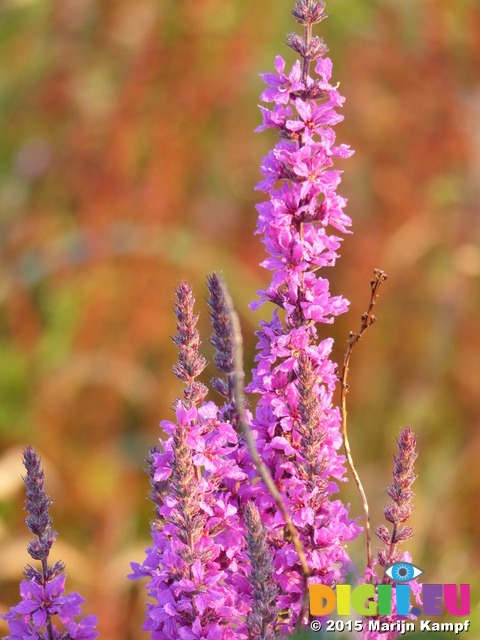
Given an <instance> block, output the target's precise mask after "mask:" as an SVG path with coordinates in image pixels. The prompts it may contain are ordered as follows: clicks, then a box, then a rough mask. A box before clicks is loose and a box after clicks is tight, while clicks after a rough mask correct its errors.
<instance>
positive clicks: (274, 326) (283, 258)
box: [247, 3, 360, 631]
mask: <svg viewBox="0 0 480 640" xmlns="http://www.w3.org/2000/svg"><path fill="white" fill-rule="evenodd" d="M304 4H305V3H304ZM313 4H319V3H313ZM322 51H323V49H322ZM275 67H276V70H277V73H276V74H271V73H268V74H265V75H264V76H263V79H264V81H265V82H266V84H267V85H268V87H267V89H265V91H264V92H263V94H262V96H261V98H262V100H264V101H266V102H273V103H274V106H273V109H266V108H264V107H261V109H262V113H263V125H262V126H260V127H259V128H258V130H263V129H267V128H273V129H275V130H277V131H278V133H279V135H280V141H279V142H278V143H277V144H276V146H275V148H274V149H273V150H272V151H271V152H270V153H269V154H268V156H267V157H266V158H264V160H263V163H262V167H261V170H262V173H263V175H264V176H265V179H264V180H262V181H261V182H260V184H259V185H258V189H260V190H262V191H265V192H266V193H267V194H268V196H269V199H268V200H267V201H266V202H263V203H261V204H259V205H258V207H257V208H258V211H259V214H260V215H259V219H258V226H257V233H259V234H261V235H262V241H263V242H264V244H265V247H266V250H267V253H268V254H269V257H268V258H267V259H266V260H265V261H264V262H263V263H262V264H263V266H264V267H265V268H266V269H270V270H273V271H274V274H273V278H272V281H271V283H270V285H269V287H268V288H267V289H266V290H261V291H259V298H260V299H259V302H255V303H253V304H252V305H251V306H252V308H253V309H256V308H257V307H258V306H260V305H261V304H263V303H264V302H266V301H271V302H273V303H274V304H275V305H277V307H278V309H275V310H274V312H273V315H272V319H271V320H270V321H268V322H262V323H261V329H260V331H259V332H258V333H257V335H258V338H259V341H258V355H257V357H256V360H257V363H258V364H257V367H256V369H254V371H253V380H252V382H251V384H250V385H249V386H248V387H247V390H248V391H250V392H252V393H257V394H260V400H259V402H258V405H257V409H256V413H255V418H254V421H253V428H254V429H255V431H256V434H257V443H258V447H259V450H260V453H261V455H262V458H263V460H264V462H265V463H266V464H267V465H268V467H269V468H270V470H271V473H272V476H273V478H274V481H275V483H276V484H277V486H278V487H279V489H280V491H281V493H282V496H283V499H284V501H285V504H286V506H287V508H288V509H289V511H290V513H291V514H292V520H293V522H294V524H295V526H296V527H297V530H298V533H299V537H300V540H301V542H302V545H303V548H304V550H305V552H306V555H307V561H308V564H309V567H310V570H311V578H310V581H311V582H322V583H324V584H327V585H333V584H335V583H336V582H337V581H339V580H341V579H342V578H343V577H344V576H345V575H346V572H347V571H348V569H349V568H350V561H349V558H348V555H347V553H346V551H345V547H344V545H345V542H347V541H349V540H352V539H353V538H355V537H356V536H357V535H358V533H359V532H360V528H359V527H357V526H356V524H355V523H354V522H353V521H352V520H350V519H349V518H348V513H347V508H346V507H345V506H344V505H343V504H342V502H341V501H340V500H334V499H332V495H333V494H334V493H335V492H336V491H338V487H337V483H338V482H341V481H344V480H345V478H344V474H345V469H344V466H343V463H344V457H343V456H340V455H339V454H338V449H339V448H340V446H341V444H342V438H341V435H340V419H339V410H338V408H337V407H334V406H333V404H332V395H333V391H334V388H335V384H336V382H337V377H336V373H335V364H334V363H333V362H332V361H331V360H330V353H331V349H332V343H333V341H332V340H331V339H323V340H319V337H318V332H317V328H316V323H331V322H333V318H334V316H336V315H339V314H340V313H343V312H344V311H346V310H347V305H348V302H347V301H346V300H345V299H344V298H342V297H341V296H332V295H331V294H330V291H329V282H328V280H327V279H325V278H322V277H320V276H319V275H318V272H319V270H320V269H321V267H328V266H333V265H334V264H335V261H336V259H337V257H338V253H337V250H338V248H339V246H340V242H341V239H340V238H339V237H337V236H336V235H334V234H331V233H329V231H328V228H329V227H333V228H334V229H336V230H337V231H342V232H344V233H345V232H348V227H349V226H350V224H351V222H350V219H349V218H348V217H347V216H346V215H345V214H344V213H343V208H344V206H345V199H344V198H342V197H341V196H339V195H338V194H337V193H336V189H337V187H338V185H339V183H340V173H341V172H340V171H336V170H334V169H332V165H333V159H334V158H348V157H349V156H350V155H351V154H352V151H350V150H349V148H348V147H347V146H346V145H339V146H335V133H334V130H333V126H334V125H335V124H337V123H338V122H339V121H340V120H341V119H342V116H340V115H339V114H338V113H337V111H336V108H338V107H341V106H342V104H343V102H344V99H343V97H342V96H341V95H340V94H339V92H338V90H337V89H336V88H335V87H333V86H332V85H331V84H330V78H331V71H332V64H331V61H330V60H329V59H328V58H322V57H320V58H319V59H318V60H317V62H316V65H315V76H314V78H312V77H310V75H308V73H307V70H308V64H306V62H305V60H304V64H303V70H302V66H301V65H300V62H299V61H297V62H295V64H294V65H293V67H292V69H291V70H290V71H289V72H288V73H287V72H286V71H285V62H284V60H283V59H282V58H281V57H280V56H278V57H277V58H276V62H275ZM258 506H259V508H260V513H261V516H262V520H263V521H264V522H265V523H266V525H267V528H268V530H269V533H270V536H271V539H272V542H273V546H274V547H275V549H276V552H275V557H274V566H275V570H276V572H275V575H276V578H277V579H278V582H279V584H280V587H281V593H280V596H279V606H280V608H286V609H287V610H289V611H290V616H289V617H287V618H286V619H285V621H284V625H283V626H284V630H285V631H290V630H291V629H292V628H293V625H295V623H296V620H297V617H298V615H299V612H300V610H301V603H302V597H303V585H302V581H303V578H302V570H301V566H300V563H299V561H298V557H297V554H296V552H295V550H294V547H293V544H292V542H291V541H290V540H288V538H287V537H286V536H285V527H284V524H285V523H284V520H283V517H282V515H281V514H280V513H279V511H278V509H277V508H276V505H275V503H274V501H273V499H272V498H271V497H270V496H269V494H267V493H265V494H264V495H263V496H262V498H261V499H260V501H259V502H258Z"/></svg>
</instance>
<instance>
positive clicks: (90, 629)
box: [2, 447, 98, 640]
mask: <svg viewBox="0 0 480 640" xmlns="http://www.w3.org/2000/svg"><path fill="white" fill-rule="evenodd" d="M23 464H24V466H25V469H26V470H27V475H26V476H25V478H24V482H25V486H26V487H27V499H26V501H25V509H26V510H27V511H28V513H29V515H28V516H27V518H26V520H25V522H26V524H27V527H28V528H29V529H30V531H31V532H32V533H33V535H34V536H35V539H34V540H32V541H31V542H30V544H29V545H28V553H29V555H30V556H31V557H32V558H33V559H34V560H37V561H39V562H40V563H41V571H39V570H38V569H36V568H35V567H32V566H31V565H27V567H26V569H25V571H24V573H25V576H26V580H23V581H22V583H21V584H20V595H21V596H22V600H21V601H20V603H19V604H17V605H15V606H14V607H12V608H11V609H10V612H9V613H6V614H4V615H2V618H3V619H4V620H7V622H8V627H9V630H10V635H8V636H6V637H5V638H4V640H7V639H8V640H26V639H27V638H36V639H37V640H57V639H58V640H80V639H81V640H95V638H97V637H98V632H97V631H95V625H96V624H97V616H86V617H85V618H83V620H79V621H78V622H75V616H79V615H81V609H80V605H81V603H82V602H85V600H84V598H82V597H81V596H80V595H79V594H78V593H71V594H65V579H66V575H65V565H64V564H63V563H62V562H60V561H59V562H55V563H54V564H53V565H51V566H50V565H49V563H48V558H49V555H50V550H51V548H52V545H53V543H54V542H55V540H56V538H57V532H56V531H53V530H52V518H51V516H50V514H49V508H50V505H51V504H52V501H51V500H50V498H49V497H48V495H47V494H46V493H45V490H44V473H43V469H42V466H41V460H40V458H39V457H38V455H37V453H36V451H35V450H34V449H33V448H32V447H27V448H26V449H25V451H24V455H23ZM57 619H58V621H60V623H61V624H60V626H59V625H58V622H57Z"/></svg>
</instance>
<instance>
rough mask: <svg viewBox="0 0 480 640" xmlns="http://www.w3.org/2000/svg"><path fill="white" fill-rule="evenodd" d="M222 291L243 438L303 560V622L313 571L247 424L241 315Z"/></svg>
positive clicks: (223, 286)
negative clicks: (232, 340)
mask: <svg viewBox="0 0 480 640" xmlns="http://www.w3.org/2000/svg"><path fill="white" fill-rule="evenodd" d="M219 283H220V288H221V290H222V294H223V297H224V300H225V304H226V307H227V309H228V314H229V316H230V323H231V328H232V333H233V338H234V345H235V348H234V369H235V404H236V407H237V411H238V415H239V416H240V424H241V426H242V432H243V437H244V438H245V442H246V444H247V447H248V450H249V452H250V457H251V458H252V460H253V462H254V464H255V466H256V467H257V470H258V473H259V474H260V476H261V478H262V480H263V482H264V483H265V486H266V487H267V490H268V492H269V493H270V495H271V496H272V498H273V499H274V500H275V502H276V503H277V506H278V508H279V509H280V511H281V512H282V515H283V518H284V520H285V524H286V526H287V528H288V531H289V533H290V537H291V539H292V542H293V545H294V547H295V550H296V552H297V555H298V558H299V560H300V564H301V567H302V573H303V582H304V596H303V600H302V609H301V611H300V617H299V619H300V620H301V619H303V615H304V611H305V607H306V601H307V596H306V594H307V593H308V577H309V576H310V570H309V568H308V564H307V559H306V557H305V552H304V550H303V547H302V543H301V542H300V538H299V537H298V533H297V530H296V528H295V525H294V524H293V522H292V519H291V517H290V514H289V513H288V511H287V507H286V506H285V502H284V501H283V498H282V495H281V493H280V491H279V490H278V488H277V485H276V484H275V482H274V480H273V478H272V474H271V473H270V471H269V469H268V467H267V466H266V465H265V463H264V462H263V460H262V459H261V457H260V454H259V453H258V449H257V445H256V442H255V438H254V437H253V434H252V431H251V429H250V427H249V425H248V422H247V420H246V417H245V397H244V390H243V340H242V333H241V330H240V321H239V318H238V314H237V312H236V310H235V307H234V306H233V301H232V297H231V295H230V292H229V291H228V289H227V286H226V284H225V282H224V281H223V280H222V279H221V278H219Z"/></svg>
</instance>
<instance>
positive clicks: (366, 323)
mask: <svg viewBox="0 0 480 640" xmlns="http://www.w3.org/2000/svg"><path fill="white" fill-rule="evenodd" d="M373 275H374V278H373V280H371V281H370V286H371V295H370V304H369V305H368V310H367V311H366V312H365V313H364V314H363V315H362V323H361V325H360V329H359V331H358V332H357V333H353V331H351V332H350V336H349V338H348V348H347V351H346V353H345V358H344V360H343V368H342V373H341V375H340V376H339V381H340V385H341V391H340V394H341V395H340V415H341V419H342V435H343V445H344V447H345V454H346V456H347V462H348V466H349V467H350V470H351V472H352V475H353V478H354V480H355V484H356V485H357V488H358V491H359V493H360V497H361V500H362V507H363V516H364V520H365V537H366V544H367V567H368V568H369V569H371V568H372V542H371V531H370V516H369V513H368V501H367V496H366V495H365V491H364V489H363V485H362V483H361V481H360V476H359V475H358V473H357V469H356V467H355V465H354V463H353V458H352V452H351V450H350V443H349V441H348V436H347V392H348V384H347V377H348V368H349V364H350V357H351V355H352V351H353V349H354V348H355V346H356V345H357V343H358V341H359V340H360V338H361V337H362V336H363V334H364V333H365V331H366V330H367V329H368V327H370V326H371V325H372V324H373V323H374V322H375V320H376V318H375V316H374V315H373V313H372V311H373V307H374V305H375V301H376V299H377V298H378V290H379V288H380V285H381V284H382V283H383V282H385V280H386V279H387V274H386V273H385V272H384V271H382V270H381V269H375V270H374V272H373Z"/></svg>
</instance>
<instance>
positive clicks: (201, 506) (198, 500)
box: [130, 282, 246, 640]
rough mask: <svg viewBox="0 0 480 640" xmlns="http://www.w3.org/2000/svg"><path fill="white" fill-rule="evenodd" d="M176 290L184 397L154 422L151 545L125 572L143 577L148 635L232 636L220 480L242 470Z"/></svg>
mask: <svg viewBox="0 0 480 640" xmlns="http://www.w3.org/2000/svg"><path fill="white" fill-rule="evenodd" d="M176 293H177V302H176V305H175V314H176V316H177V321H178V322H177V334H176V336H175V338H174V342H175V344H176V345H177V346H178V349H179V358H178V361H177V363H176V365H175V367H174V372H175V374H176V375H177V377H178V378H179V379H180V380H182V381H183V382H184V383H185V385H186V386H185V388H184V390H183V396H184V399H183V400H177V401H176V406H175V410H176V422H171V421H163V422H162V423H161V426H162V427H163V430H164V432H165V433H167V434H168V435H169V438H168V440H167V441H166V442H162V443H161V445H160V447H156V448H154V449H153V450H152V451H151V453H150V459H149V474H150V477H151V482H152V493H151V496H152V498H153V500H154V502H155V504H156V513H157V515H158V519H157V520H155V521H154V522H153V523H152V537H153V546H151V547H150V548H149V549H147V552H146V558H145V560H144V562H143V564H142V565H139V564H137V563H132V568H133V573H132V574H131V576H130V577H131V578H133V579H139V578H142V577H149V578H150V581H149V583H148V585H147V589H148V593H149V595H150V596H151V598H152V599H153V601H154V602H153V603H149V604H148V607H147V612H146V621H145V624H144V627H143V628H144V630H146V631H150V632H151V637H152V638H153V639H154V640H163V639H165V640H166V639H170V638H172V639H173V638H181V639H182V640H194V639H196V638H208V639H209V640H218V639H219V638H233V637H234V631H233V629H236V630H237V631H236V634H235V637H238V638H241V637H242V632H241V629H239V626H240V623H239V621H240V620H241V619H242V617H244V613H245V607H246V603H242V602H241V601H239V598H238V591H239V589H238V588H237V586H236V582H235V579H234V578H235V573H236V569H237V566H236V556H237V555H238V553H239V551H240V549H241V548H242V547H243V535H242V531H241V527H240V525H239V522H238V515H237V509H236V507H235V506H233V504H231V501H230V494H229V493H228V491H226V490H225V484H224V483H225V482H226V481H228V480H230V481H233V482H234V481H241V480H243V479H244V478H245V477H246V476H245V474H244V473H243V472H242V471H241V470H240V469H239V468H238V466H237V465H236V464H235V463H234V461H233V460H231V459H230V458H228V457H227V458H226V456H228V454H229V453H230V448H231V447H232V446H235V444H236V443H237V436H236V433H235V430H234V429H233V427H232V426H231V425H230V424H228V423H226V422H222V421H220V419H219V415H218V414H219V410H218V407H216V405H215V404H214V403H213V402H207V403H204V402H203V400H204V398H205V395H206V392H207V388H206V387H205V386H204V385H203V384H202V383H201V382H199V381H197V380H196V378H197V376H198V375H199V374H200V373H201V372H202V371H203V369H204V368H205V364H206V363H205V360H204V358H203V357H202V356H201V355H200V354H199V345H200V339H199V335H198V331H197V328H196V324H197V320H198V316H195V314H194V312H193V306H194V297H193V294H192V290H191V288H190V287H189V286H188V285H187V284H186V283H185V282H182V283H181V284H180V286H179V287H178V289H177V292H176ZM199 403H202V405H201V406H198V407H197V405H199ZM232 575H233V576H234V577H233V578H232Z"/></svg>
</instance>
